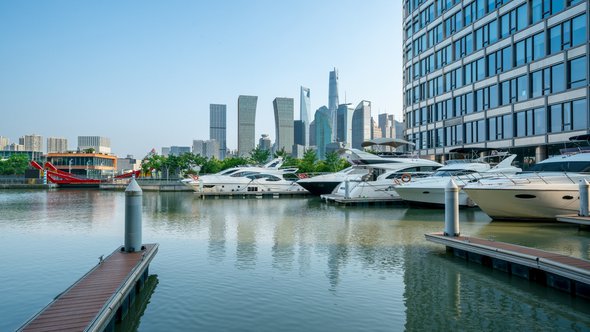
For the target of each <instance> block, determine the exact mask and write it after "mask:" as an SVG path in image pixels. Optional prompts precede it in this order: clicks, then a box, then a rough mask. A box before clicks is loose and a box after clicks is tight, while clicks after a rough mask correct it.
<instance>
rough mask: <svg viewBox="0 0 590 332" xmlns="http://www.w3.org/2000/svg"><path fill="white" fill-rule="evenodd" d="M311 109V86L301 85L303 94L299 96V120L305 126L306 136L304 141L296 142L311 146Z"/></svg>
mask: <svg viewBox="0 0 590 332" xmlns="http://www.w3.org/2000/svg"><path fill="white" fill-rule="evenodd" d="M310 111H311V99H310V91H309V88H306V87H303V86H302V87H301V94H300V98H299V120H300V121H301V125H302V126H303V131H304V136H303V143H295V144H301V145H304V146H309V122H310V121H311V120H310V115H309V112H310Z"/></svg>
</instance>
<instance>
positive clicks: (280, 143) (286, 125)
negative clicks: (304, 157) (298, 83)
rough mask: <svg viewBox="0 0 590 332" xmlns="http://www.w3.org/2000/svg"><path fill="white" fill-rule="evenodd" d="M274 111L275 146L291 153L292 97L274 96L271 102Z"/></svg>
mask: <svg viewBox="0 0 590 332" xmlns="http://www.w3.org/2000/svg"><path fill="white" fill-rule="evenodd" d="M272 104H273V107H274V112H275V130H276V141H275V144H276V148H277V151H278V150H281V149H285V152H287V153H288V154H291V152H292V148H293V138H294V137H293V136H294V135H293V112H294V110H293V107H294V106H293V98H275V100H273V102H272Z"/></svg>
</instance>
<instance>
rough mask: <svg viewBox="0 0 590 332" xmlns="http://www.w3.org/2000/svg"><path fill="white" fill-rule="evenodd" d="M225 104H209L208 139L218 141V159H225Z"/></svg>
mask: <svg viewBox="0 0 590 332" xmlns="http://www.w3.org/2000/svg"><path fill="white" fill-rule="evenodd" d="M226 115H227V106H226V105H223V104H210V105H209V139H212V140H216V141H217V142H219V159H220V160H223V159H225V151H226V149H227V146H226V129H227V122H226Z"/></svg>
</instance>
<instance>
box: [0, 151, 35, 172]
mask: <svg viewBox="0 0 590 332" xmlns="http://www.w3.org/2000/svg"><path fill="white" fill-rule="evenodd" d="M28 165H29V157H28V156H27V155H26V154H13V155H12V156H10V157H8V158H7V159H4V160H0V175H24V174H25V170H26V169H27V167H28Z"/></svg>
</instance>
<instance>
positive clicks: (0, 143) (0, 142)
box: [0, 136, 10, 150]
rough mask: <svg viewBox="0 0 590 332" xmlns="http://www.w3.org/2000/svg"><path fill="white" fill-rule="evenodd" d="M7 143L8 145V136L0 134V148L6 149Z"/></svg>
mask: <svg viewBox="0 0 590 332" xmlns="http://www.w3.org/2000/svg"><path fill="white" fill-rule="evenodd" d="M8 145H10V140H9V139H8V137H4V136H0V150H8Z"/></svg>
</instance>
